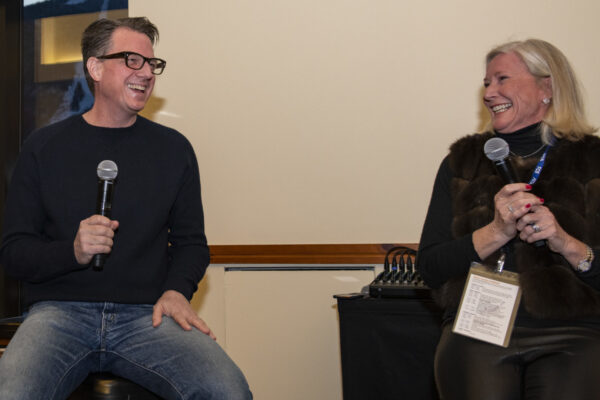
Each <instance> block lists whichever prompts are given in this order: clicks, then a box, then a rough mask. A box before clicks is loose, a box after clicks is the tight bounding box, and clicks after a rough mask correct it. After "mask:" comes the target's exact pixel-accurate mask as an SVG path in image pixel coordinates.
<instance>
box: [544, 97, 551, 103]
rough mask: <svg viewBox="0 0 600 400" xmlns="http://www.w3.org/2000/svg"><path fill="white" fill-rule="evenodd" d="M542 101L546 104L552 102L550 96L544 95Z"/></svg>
mask: <svg viewBox="0 0 600 400" xmlns="http://www.w3.org/2000/svg"><path fill="white" fill-rule="evenodd" d="M542 103H544V104H550V99H549V98H547V97H544V98H543V99H542Z"/></svg>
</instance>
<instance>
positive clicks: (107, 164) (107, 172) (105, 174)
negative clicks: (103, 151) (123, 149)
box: [96, 160, 119, 181]
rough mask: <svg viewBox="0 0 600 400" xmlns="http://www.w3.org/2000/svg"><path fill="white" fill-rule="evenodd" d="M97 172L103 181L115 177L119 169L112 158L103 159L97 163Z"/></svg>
mask: <svg viewBox="0 0 600 400" xmlns="http://www.w3.org/2000/svg"><path fill="white" fill-rule="evenodd" d="M96 172H97V173H98V178H100V179H101V180H103V181H107V180H113V179H115V178H116V177H117V174H118V173H119V169H118V168H117V164H115V162H114V161H112V160H104V161H100V164H98V169H97V170H96Z"/></svg>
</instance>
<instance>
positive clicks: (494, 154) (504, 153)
mask: <svg viewBox="0 0 600 400" xmlns="http://www.w3.org/2000/svg"><path fill="white" fill-rule="evenodd" d="M483 152H484V153H485V155H486V157H487V158H489V159H490V160H492V161H501V160H504V159H506V158H507V157H508V154H509V153H510V149H509V148H508V143H506V140H504V139H501V138H499V137H494V138H491V139H489V140H488V141H487V142H485V144H484V145H483Z"/></svg>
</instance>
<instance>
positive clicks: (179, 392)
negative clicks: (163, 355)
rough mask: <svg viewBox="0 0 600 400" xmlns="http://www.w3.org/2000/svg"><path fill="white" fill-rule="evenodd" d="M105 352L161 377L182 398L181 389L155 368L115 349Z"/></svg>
mask: <svg viewBox="0 0 600 400" xmlns="http://www.w3.org/2000/svg"><path fill="white" fill-rule="evenodd" d="M107 353H111V354H113V355H115V356H117V357H120V358H121V359H123V360H125V361H127V362H129V363H131V364H133V365H135V366H136V367H139V368H142V369H144V370H146V371H148V372H151V373H153V374H154V375H156V376H158V377H159V378H161V379H162V380H164V381H165V382H167V383H168V384H169V385H170V386H171V387H172V388H173V390H175V392H177V394H178V395H179V397H180V398H181V399H183V398H184V397H183V393H181V391H180V390H179V389H178V388H177V387H176V386H175V384H174V383H173V382H172V381H171V380H170V379H168V378H167V377H166V376H163V375H162V374H161V373H160V372H158V371H156V370H154V369H152V368H150V367H147V366H145V365H143V364H140V363H139V362H137V361H133V360H130V359H129V358H127V357H125V356H123V355H122V354H120V353H117V352H115V351H107Z"/></svg>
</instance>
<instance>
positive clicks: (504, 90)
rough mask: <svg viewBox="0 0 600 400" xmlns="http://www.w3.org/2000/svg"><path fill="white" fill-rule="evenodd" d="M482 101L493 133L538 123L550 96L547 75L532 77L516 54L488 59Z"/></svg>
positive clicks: (546, 107)
mask: <svg viewBox="0 0 600 400" xmlns="http://www.w3.org/2000/svg"><path fill="white" fill-rule="evenodd" d="M484 86H485V93H484V96H483V101H484V103H485V105H486V107H487V108H488V110H489V112H490V115H491V117H492V126H493V127H494V130H495V131H496V132H500V133H511V132H515V131H517V130H519V129H522V128H525V127H526V126H529V125H532V124H535V123H537V122H540V121H541V120H542V118H543V117H544V115H546V112H547V111H548V108H549V107H550V106H549V104H550V100H549V99H551V98H552V87H551V84H550V77H544V78H536V77H535V76H533V75H532V74H531V73H530V72H529V70H528V69H527V66H526V65H525V63H524V62H523V61H521V58H520V57H519V56H518V55H517V54H516V53H503V54H499V55H497V56H496V57H494V58H493V59H492V61H490V63H489V64H488V66H487V72H486V75H485V79H484Z"/></svg>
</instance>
